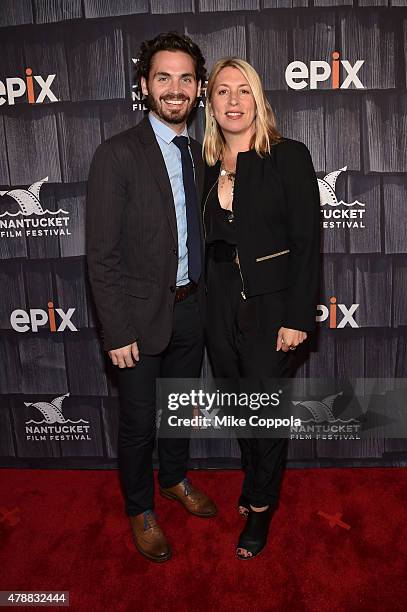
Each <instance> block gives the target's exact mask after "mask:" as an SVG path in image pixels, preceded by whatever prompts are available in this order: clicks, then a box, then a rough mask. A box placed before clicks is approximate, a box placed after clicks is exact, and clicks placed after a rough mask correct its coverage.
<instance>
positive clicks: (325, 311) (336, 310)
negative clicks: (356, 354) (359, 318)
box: [315, 296, 359, 329]
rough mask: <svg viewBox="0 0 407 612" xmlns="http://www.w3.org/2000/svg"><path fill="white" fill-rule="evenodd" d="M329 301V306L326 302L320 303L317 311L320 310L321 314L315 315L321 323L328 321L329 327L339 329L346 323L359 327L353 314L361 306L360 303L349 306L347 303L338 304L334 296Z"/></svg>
mask: <svg viewBox="0 0 407 612" xmlns="http://www.w3.org/2000/svg"><path fill="white" fill-rule="evenodd" d="M329 302H330V304H329V308H328V306H325V304H318V306H317V311H319V314H318V315H317V316H316V317H315V320H316V321H318V322H320V323H322V322H323V321H328V327H330V328H331V329H339V328H341V327H345V326H346V325H349V326H350V327H359V325H358V324H357V323H356V321H355V319H354V316H353V315H354V314H355V312H356V310H357V309H358V308H359V304H352V305H351V306H350V307H349V308H348V307H347V306H345V304H337V303H336V297H334V296H332V297H331V298H330V299H329Z"/></svg>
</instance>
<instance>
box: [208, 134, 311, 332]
mask: <svg viewBox="0 0 407 612" xmlns="http://www.w3.org/2000/svg"><path fill="white" fill-rule="evenodd" d="M219 169H220V162H219V161H218V162H217V163H216V164H215V166H212V167H211V166H208V165H206V171H205V186H204V196H203V205H202V207H203V210H202V214H203V222H204V228H205V207H206V202H207V199H208V195H209V193H210V191H211V190H212V189H216V188H217V181H218V177H219ZM233 210H234V218H235V227H236V238H237V250H238V258H239V266H240V271H241V276H242V292H243V294H244V295H245V296H246V297H250V296H254V295H261V294H264V293H273V292H274V291H279V290H281V289H287V290H288V302H287V309H286V316H285V320H284V324H283V325H284V327H288V328H291V329H298V330H302V331H312V330H314V329H315V316H316V306H317V303H318V297H319V295H318V294H319V268H320V204H319V190H318V183H317V178H316V175H315V170H314V167H313V164H312V159H311V155H310V153H309V151H308V149H307V147H306V146H305V145H304V144H303V143H302V142H298V141H296V140H290V139H288V138H285V139H283V141H281V142H279V143H278V144H275V145H273V146H272V148H271V152H270V154H267V155H265V156H264V157H260V156H259V155H257V153H256V151H255V150H254V149H252V150H250V151H246V152H243V153H239V154H238V156H237V166H236V179H235V188H234V199H233Z"/></svg>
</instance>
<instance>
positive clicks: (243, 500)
mask: <svg viewBox="0 0 407 612" xmlns="http://www.w3.org/2000/svg"><path fill="white" fill-rule="evenodd" d="M241 508H243V510H241ZM237 509H238V512H239V514H240V516H241V517H242V518H244V519H247V517H248V516H249V512H250V502H249V500H248V499H247V497H246V496H245V495H243V493H242V494H241V496H240V497H239V499H238V500H237Z"/></svg>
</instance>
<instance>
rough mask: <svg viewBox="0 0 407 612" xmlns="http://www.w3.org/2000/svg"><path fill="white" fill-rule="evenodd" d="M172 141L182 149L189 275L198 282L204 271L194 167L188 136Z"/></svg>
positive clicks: (178, 137) (176, 137) (177, 137)
mask: <svg viewBox="0 0 407 612" xmlns="http://www.w3.org/2000/svg"><path fill="white" fill-rule="evenodd" d="M172 142H173V143H174V144H175V145H176V146H177V147H178V148H179V150H180V151H181V163H182V180H183V183H184V193H185V208H186V213H187V234H188V236H187V248H188V276H189V279H190V280H191V281H193V282H194V283H197V282H198V280H199V277H200V276H201V272H202V261H201V236H200V232H199V220H198V198H197V194H196V187H195V179H194V168H193V166H192V159H191V155H190V153H189V147H188V138H187V137H186V136H175V138H173V140H172Z"/></svg>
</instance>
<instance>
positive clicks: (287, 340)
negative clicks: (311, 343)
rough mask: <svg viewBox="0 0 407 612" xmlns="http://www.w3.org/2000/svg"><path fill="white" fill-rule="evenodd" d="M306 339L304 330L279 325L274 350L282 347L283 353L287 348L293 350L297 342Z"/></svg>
mask: <svg viewBox="0 0 407 612" xmlns="http://www.w3.org/2000/svg"><path fill="white" fill-rule="evenodd" d="M306 339H307V334H306V332H303V331H299V330H298V329H289V328H288V327H280V329H279V330H278V336H277V346H276V350H277V351H279V350H280V349H282V350H283V351H284V353H286V352H287V351H289V350H294V349H296V348H297V346H298V345H299V344H301V343H302V342H304V340H306Z"/></svg>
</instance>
